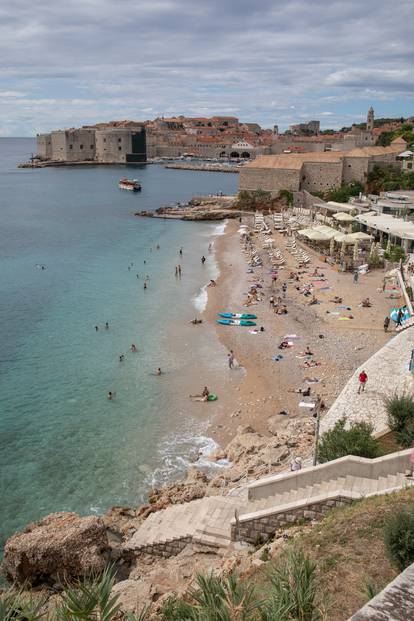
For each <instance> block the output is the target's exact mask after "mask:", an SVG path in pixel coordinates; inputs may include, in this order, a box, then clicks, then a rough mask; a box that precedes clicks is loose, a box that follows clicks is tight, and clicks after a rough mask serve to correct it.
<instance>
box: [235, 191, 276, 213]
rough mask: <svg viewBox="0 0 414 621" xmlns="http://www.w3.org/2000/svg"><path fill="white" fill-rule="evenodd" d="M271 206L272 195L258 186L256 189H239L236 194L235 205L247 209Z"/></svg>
mask: <svg viewBox="0 0 414 621" xmlns="http://www.w3.org/2000/svg"><path fill="white" fill-rule="evenodd" d="M271 206H272V195H271V193H270V192H265V191H264V190H261V189H260V188H258V189H257V190H254V191H252V192H251V191H250V190H240V192H239V193H238V195H237V203H236V207H237V208H238V209H245V210H248V211H255V210H256V209H268V208H269V207H271Z"/></svg>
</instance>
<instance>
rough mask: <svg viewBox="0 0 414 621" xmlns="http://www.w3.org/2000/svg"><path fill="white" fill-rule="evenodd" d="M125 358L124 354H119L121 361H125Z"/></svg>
mask: <svg viewBox="0 0 414 621" xmlns="http://www.w3.org/2000/svg"><path fill="white" fill-rule="evenodd" d="M124 359H125V356H124V354H121V355H120V356H119V362H123V361H124Z"/></svg>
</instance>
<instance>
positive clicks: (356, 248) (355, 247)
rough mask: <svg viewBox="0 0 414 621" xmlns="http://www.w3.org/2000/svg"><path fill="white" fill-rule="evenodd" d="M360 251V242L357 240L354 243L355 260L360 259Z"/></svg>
mask: <svg viewBox="0 0 414 621" xmlns="http://www.w3.org/2000/svg"><path fill="white" fill-rule="evenodd" d="M358 252H359V243H358V240H357V241H356V242H355V245H354V261H357V260H358Z"/></svg>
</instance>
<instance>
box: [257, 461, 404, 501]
mask: <svg viewBox="0 0 414 621" xmlns="http://www.w3.org/2000/svg"><path fill="white" fill-rule="evenodd" d="M411 451H412V449H406V450H404V451H398V452H396V453H391V454H389V455H384V456H382V457H377V458H375V459H367V458H365V457H356V456H354V455H348V456H346V457H340V458H339V459H334V460H333V461H329V462H327V463H325V464H319V465H318V466H314V467H312V468H305V469H302V470H299V471H295V472H289V473H282V474H277V475H275V476H273V477H267V478H266V479H261V480H258V481H254V482H253V483H250V484H249V485H248V486H247V493H248V499H249V500H258V499H261V498H266V497H268V496H274V495H275V494H280V493H283V492H287V491H290V490H295V489H299V488H301V487H307V486H309V485H315V484H316V483H321V482H323V481H330V480H333V479H337V478H339V477H343V476H347V475H352V476H357V477H365V478H368V479H377V478H378V477H380V476H388V475H389V474H396V473H398V472H402V471H404V470H405V469H406V468H408V458H409V455H410V453H411Z"/></svg>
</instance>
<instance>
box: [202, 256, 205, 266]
mask: <svg viewBox="0 0 414 621" xmlns="http://www.w3.org/2000/svg"><path fill="white" fill-rule="evenodd" d="M205 262H206V257H205V256H204V255H203V256H202V257H201V263H202V264H203V265H204V263H205Z"/></svg>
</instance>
